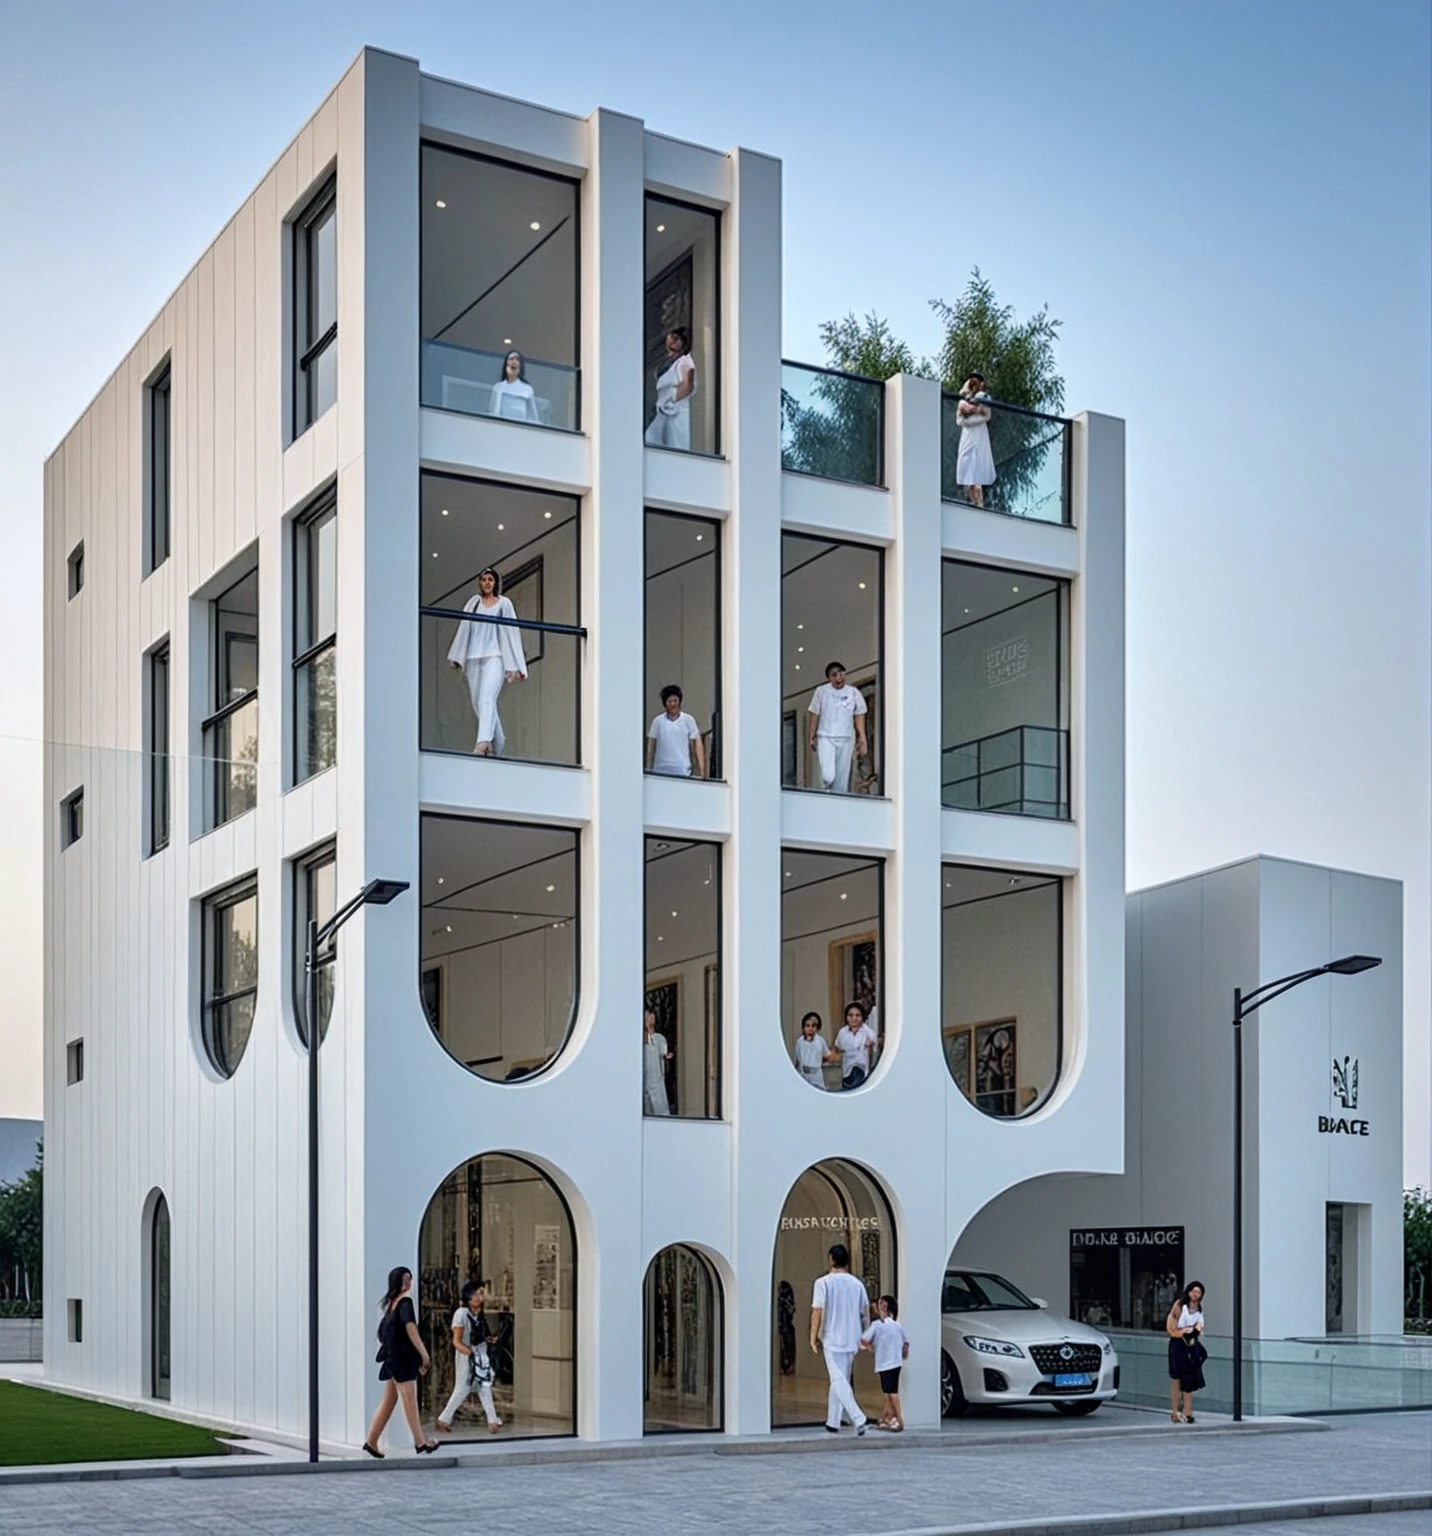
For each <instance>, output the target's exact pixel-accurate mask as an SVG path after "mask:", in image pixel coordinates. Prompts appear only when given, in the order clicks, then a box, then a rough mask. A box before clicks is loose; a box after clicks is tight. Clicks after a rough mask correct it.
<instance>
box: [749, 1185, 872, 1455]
mask: <svg viewBox="0 0 1432 1536" xmlns="http://www.w3.org/2000/svg"><path fill="white" fill-rule="evenodd" d="M835 1243H844V1244H845V1246H846V1247H847V1248H848V1249H849V1250H850V1272H851V1274H853V1275H854V1276H855V1278H856V1279H857V1280H859V1281H861V1282H862V1283H863V1284H864V1286H865V1289H866V1293H867V1294H868V1295H869V1297H870V1300H871V1302H872V1304H873V1303H874V1301H875V1300H876V1298H877V1297H879V1296H884V1295H890V1296H894V1295H898V1294H899V1293H898V1291H897V1289H896V1278H897V1273H898V1272H897V1268H896V1252H895V1222H894V1219H893V1218H892V1216H891V1213H890V1205H889V1202H888V1201H887V1200H886V1198H885V1194H884V1191H883V1190H882V1189H881V1188H880V1186H879V1184H877V1183H876V1181H875V1180H874V1179H873V1178H872V1177H871V1176H870V1175H869V1174H868V1173H866V1172H865V1170H864V1169H863V1168H860V1167H857V1166H856V1165H855V1164H854V1163H850V1162H846V1161H845V1160H844V1159H843V1158H831V1159H828V1160H827V1161H825V1162H822V1163H817V1164H816V1165H815V1166H814V1167H812V1168H807V1169H806V1171H805V1172H804V1173H803V1174H802V1175H801V1176H800V1178H798V1179H797V1180H796V1182H795V1184H794V1185H793V1186H792V1188H791V1192H790V1194H788V1195H787V1196H786V1203H785V1205H784V1206H783V1207H782V1208H781V1220H780V1226H779V1228H778V1231H777V1236H776V1250H775V1265H774V1270H773V1274H772V1298H771V1426H772V1428H780V1427H781V1426H783V1425H788V1424H820V1423H823V1422H824V1421H825V1418H826V1404H827V1400H828V1397H829V1393H830V1376H829V1373H828V1372H827V1370H826V1357H825V1355H823V1354H820V1355H817V1354H813V1353H812V1352H811V1348H810V1343H809V1339H810V1309H811V1296H812V1293H813V1291H814V1288H815V1282H816V1280H817V1279H818V1278H819V1277H820V1276H821V1275H824V1274H826V1273H827V1272H828V1270H829V1261H828V1258H827V1254H828V1252H829V1250H830V1248H831V1246H832V1245H833V1244H835ZM873 1359H874V1356H873V1355H871V1353H870V1352H869V1351H868V1350H862V1351H860V1353H859V1354H857V1355H856V1358H855V1369H854V1376H853V1384H854V1387H855V1396H856V1399H857V1401H858V1402H859V1403H860V1406H861V1407H862V1408H863V1409H864V1410H865V1412H866V1413H867V1414H868V1415H869V1417H870V1418H871V1419H875V1418H878V1417H879V1414H880V1410H881V1406H882V1403H883V1395H882V1393H881V1391H880V1379H879V1377H877V1376H876V1374H875V1371H874V1367H873V1364H872V1361H873Z"/></svg>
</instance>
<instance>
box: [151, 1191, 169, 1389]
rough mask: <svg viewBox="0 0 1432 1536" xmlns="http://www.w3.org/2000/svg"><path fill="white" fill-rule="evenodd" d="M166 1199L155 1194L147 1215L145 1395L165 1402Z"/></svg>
mask: <svg viewBox="0 0 1432 1536" xmlns="http://www.w3.org/2000/svg"><path fill="white" fill-rule="evenodd" d="M169 1255H170V1245H169V1202H168V1201H167V1200H166V1199H165V1198H164V1196H163V1195H162V1194H161V1195H157V1196H156V1197H155V1201H154V1210H153V1212H152V1213H151V1215H150V1218H149V1395H150V1396H151V1397H157V1398H161V1399H163V1401H165V1402H168V1401H169V1390H170V1356H169V1314H170V1279H169V1277H170V1256H169Z"/></svg>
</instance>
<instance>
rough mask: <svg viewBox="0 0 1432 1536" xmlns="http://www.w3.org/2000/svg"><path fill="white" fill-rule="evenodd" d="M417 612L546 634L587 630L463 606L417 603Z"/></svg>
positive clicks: (580, 635)
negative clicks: (484, 611) (505, 616)
mask: <svg viewBox="0 0 1432 1536" xmlns="http://www.w3.org/2000/svg"><path fill="white" fill-rule="evenodd" d="M418 613H419V614H420V615H421V616H422V617H423V618H425V619H468V620H472V621H474V622H476V623H478V624H504V625H506V626H507V628H508V629H538V630H541V631H542V633H543V634H547V635H576V636H577V637H578V638H579V639H582V640H585V639H586V638H587V631H586V630H585V629H584V628H583V627H582V626H581V625H580V624H548V623H545V622H543V621H542V620H540V619H507V618H503V617H502V616H501V615H499V614H495V613H478V612H476V611H472V612H469V611H468V610H466V609H463V608H432V607H429V606H428V605H427V604H426V603H420V604H419V605H418Z"/></svg>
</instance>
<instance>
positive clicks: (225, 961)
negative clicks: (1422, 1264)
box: [203, 880, 259, 1077]
mask: <svg viewBox="0 0 1432 1536" xmlns="http://www.w3.org/2000/svg"><path fill="white" fill-rule="evenodd" d="M258 920H259V894H258V886H257V884H256V883H255V881H253V880H246V881H244V883H243V884H242V885H238V886H235V887H233V888H232V889H231V890H228V891H225V892H222V893H221V894H220V895H218V896H211V897H209V899H208V900H207V901H205V903H204V992H203V1015H204V1029H203V1035H204V1049H205V1051H206V1052H207V1054H208V1057H209V1060H210V1061H211V1062H212V1063H213V1065H214V1068H215V1070H216V1071H217V1072H219V1073H220V1074H221V1075H222V1076H224V1077H232V1076H233V1075H234V1071H235V1069H236V1068H237V1067H238V1064H239V1061H240V1059H241V1058H242V1056H243V1054H244V1049H245V1047H246V1046H247V1045H248V1043H249V1033H250V1031H251V1030H252V1029H253V1023H254V1005H255V1003H256V1001H257V999H258V990H259V950H258Z"/></svg>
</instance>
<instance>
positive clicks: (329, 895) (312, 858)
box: [293, 844, 338, 1046]
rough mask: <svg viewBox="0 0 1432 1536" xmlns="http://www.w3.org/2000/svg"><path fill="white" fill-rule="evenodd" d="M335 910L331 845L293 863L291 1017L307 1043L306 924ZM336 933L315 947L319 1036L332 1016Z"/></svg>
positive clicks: (334, 857) (334, 864)
mask: <svg viewBox="0 0 1432 1536" xmlns="http://www.w3.org/2000/svg"><path fill="white" fill-rule="evenodd" d="M337 909H338V854H337V851H336V850H335V849H334V848H333V846H332V845H331V844H330V845H329V846H328V847H327V848H322V849H320V850H319V851H318V852H317V853H314V854H310V855H309V857H308V858H306V859H304V860H303V861H302V862H301V863H299V864H295V865H294V906H293V918H294V920H293V941H294V942H293V1016H294V1020H295V1022H296V1023H297V1026H298V1038H299V1040H300V1041H302V1043H303V1044H304V1045H305V1046H306V1045H307V1044H308V992H307V986H308V924H309V922H310V920H312V921H314V922H317V923H318V924H319V925H320V926H322V925H323V924H324V923H326V922H327V921H328V919H329V918H330V917H332V916H333V914H334V912H335V911H337ZM337 942H338V936H337V934H330V935H329V936H328V938H327V939H325V940H324V942H323V943H322V944H320V945H319V948H318V1038H319V1039H320V1040H326V1039H327V1038H328V1021H329V1019H330V1018H331V1017H332V1015H333V987H334V982H335V973H334V969H333V962H334V959H335V958H336V954H337V950H336V945H337Z"/></svg>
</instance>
